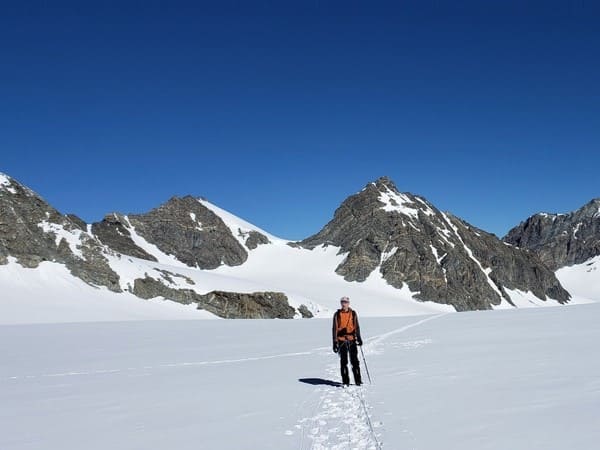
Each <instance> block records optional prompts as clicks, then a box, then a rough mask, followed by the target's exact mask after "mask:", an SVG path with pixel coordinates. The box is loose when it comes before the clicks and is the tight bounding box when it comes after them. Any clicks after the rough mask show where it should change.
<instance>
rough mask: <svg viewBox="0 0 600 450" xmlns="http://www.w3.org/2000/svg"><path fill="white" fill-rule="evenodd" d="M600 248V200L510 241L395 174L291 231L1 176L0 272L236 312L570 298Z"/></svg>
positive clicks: (277, 313) (194, 202)
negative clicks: (284, 235)
mask: <svg viewBox="0 0 600 450" xmlns="http://www.w3.org/2000/svg"><path fill="white" fill-rule="evenodd" d="M598 255H600V200H598V199H597V200H593V201H592V202H590V203H589V204H588V205H585V206H584V207H583V208H581V209H580V210H578V211H575V212H573V213H571V214H568V215H548V214H537V215H535V216H532V217H530V218H529V219H527V220H526V221H525V222H523V223H521V224H520V225H519V226H517V227H515V228H514V229H512V230H511V231H510V232H509V233H508V235H507V236H506V237H505V238H504V240H500V239H498V238H497V237H496V236H495V235H493V234H490V233H487V232H485V231H483V230H480V229H477V228H476V227H473V226H472V225H470V224H468V223H467V222H465V221H464V220H462V219H460V218H458V217H456V216H453V215H452V214H450V213H444V212H441V211H439V210H438V209H437V208H436V207H435V206H433V205H432V204H431V203H429V202H428V201H427V200H426V199H424V198H423V197H420V196H417V195H413V194H409V193H401V192H400V191H399V190H398V189H397V188H396V186H395V185H394V183H393V182H392V181H391V180H389V179H388V178H385V177H383V178H380V179H378V180H376V181H374V182H372V183H369V184H367V185H366V186H365V188H364V189H363V190H362V191H360V192H358V193H356V194H354V195H351V196H350V197H348V198H347V199H346V200H345V201H344V202H343V203H342V204H341V206H340V207H339V208H338V209H337V210H336V211H335V214H334V216H333V219H332V220H331V221H330V222H329V223H328V224H327V225H325V227H324V228H323V229H322V230H321V231H320V232H319V233H317V234H315V235H314V236H311V237H308V238H306V239H304V240H302V241H298V242H290V241H285V240H283V239H280V238H277V237H276V236H273V235H271V234H269V233H267V232H265V231H264V230H261V229H259V228H257V227H255V226H253V225H252V224H250V223H248V222H245V221H243V220H242V219H240V218H238V217H236V216H234V215H232V214H230V213H228V212H226V211H224V210H222V209H220V208H218V207H217V206H215V205H213V204H211V203H210V202H208V201H207V200H205V199H201V198H194V197H190V196H187V197H183V198H179V197H173V198H172V199H170V200H169V201H167V202H166V203H164V204H163V205H161V206H159V207H158V208H156V209H153V210H152V211H150V212H148V213H145V214H129V215H125V214H121V213H111V214H108V215H106V217H105V218H104V220H102V221H101V222H98V223H93V224H87V223H85V222H84V221H83V220H81V219H80V218H78V217H77V216H75V215H71V214H67V215H64V214H61V213H60V212H59V211H57V210H56V209H54V208H53V207H52V206H50V205H49V204H48V203H47V202H45V201H44V200H43V199H42V198H41V197H40V196H39V195H37V194H36V193H34V192H33V191H32V190H30V189H28V188H27V187H26V186H23V185H22V184H20V183H19V182H17V181H16V180H14V179H12V178H11V177H9V176H7V175H3V174H0V271H1V270H2V265H4V266H7V267H8V266H10V267H12V269H11V270H13V271H17V272H14V273H18V274H20V275H19V277H24V278H23V279H27V280H30V279H32V278H31V277H34V278H35V277H37V278H36V282H39V281H40V280H43V281H44V282H40V283H39V285H40V286H44V285H47V286H50V285H52V284H53V283H55V284H56V283H57V281H56V276H54V277H53V279H48V280H45V278H44V273H46V272H47V270H49V269H48V268H49V267H52V270H58V266H60V267H63V268H64V271H65V274H66V275H61V277H63V278H64V279H63V278H61V279H62V280H63V284H64V283H68V282H70V281H68V280H67V278H65V277H75V278H77V279H79V280H81V281H83V282H84V283H85V285H86V286H89V287H95V288H101V289H102V290H104V291H107V292H112V293H114V295H116V296H119V295H121V296H122V295H124V293H127V295H128V296H132V295H133V296H136V297H139V298H142V299H151V298H157V297H159V298H164V299H169V300H173V301H176V302H180V303H183V304H188V305H194V307H196V306H195V305H197V308H199V309H202V310H205V311H208V312H210V313H212V314H214V315H216V316H219V317H226V318H238V317H251V318H274V317H277V318H291V317H311V316H313V315H317V316H318V315H320V314H328V313H329V310H330V309H332V308H334V307H335V304H336V303H337V302H336V299H337V298H339V297H340V296H341V295H343V294H348V293H350V294H351V295H352V296H353V297H354V298H356V299H357V301H358V305H359V306H360V307H361V309H362V310H363V311H366V312H367V314H373V315H390V314H418V313H423V312H430V311H437V310H457V311H466V310H476V309H491V308H507V307H515V306H533V305H545V304H565V303H568V302H571V301H572V298H571V295H570V293H569V292H568V291H567V290H566V289H565V288H564V287H563V286H562V285H561V282H560V281H559V279H558V278H557V276H556V274H555V271H557V270H558V269H560V268H561V267H564V266H567V265H569V266H570V265H573V264H580V263H585V262H586V261H589V260H590V259H592V258H594V257H596V256H598ZM24 268H28V269H33V270H29V271H24V270H25V269H24ZM61 270H62V269H61ZM19 271H20V272H19ZM45 271H46V272H45ZM11 273H13V272H11ZM53 273H54V272H53ZM61 273H62V272H61ZM21 274H22V275H21ZM0 275H1V272H0ZM27 277H29V278H27ZM3 280H4V281H3ZM65 280H66V281H65ZM598 282H599V283H600V280H598ZM0 283H4V284H5V286H0V287H2V288H3V289H2V290H3V292H5V293H6V294H3V295H6V296H13V297H14V298H13V300H14V301H13V303H12V304H13V306H14V305H16V307H18V302H19V301H22V300H16V299H17V297H18V298H19V299H20V298H22V297H24V296H26V295H29V296H36V295H40V296H41V297H47V296H45V295H43V293H39V294H36V293H35V292H29V293H28V294H26V293H25V291H24V290H23V289H25V288H24V287H23V285H26V284H27V283H22V285H16V284H15V282H14V276H12V277H8V278H6V279H3V278H2V277H0ZM44 283H45V284H44ZM78 289H83V288H78ZM63 291H64V292H65V295H66V292H67V291H68V288H65V289H64V290H63ZM63 291H61V290H60V289H59V290H57V291H56V292H63ZM104 291H103V292H104ZM81 295H82V296H84V297H85V295H87V294H85V293H83V292H82V293H81ZM90 295H91V294H90ZM40 301H43V302H46V303H47V304H51V303H52V302H53V301H54V300H53V298H43V299H40ZM0 310H2V301H1V300H0Z"/></svg>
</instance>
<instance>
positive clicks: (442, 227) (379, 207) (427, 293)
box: [298, 177, 570, 311]
mask: <svg viewBox="0 0 600 450" xmlns="http://www.w3.org/2000/svg"><path fill="white" fill-rule="evenodd" d="M298 245H300V246H302V247H305V248H309V249H312V248H314V247H316V246H319V245H335V246H339V247H340V252H341V253H347V256H346V258H345V259H344V261H342V263H341V264H340V265H339V266H338V268H337V269H336V272H337V273H338V274H339V275H341V276H343V277H344V279H345V280H347V281H364V280H365V279H366V278H367V277H369V275H371V274H372V273H373V272H374V271H375V270H377V269H378V270H379V272H380V273H381V275H382V276H383V278H384V279H385V280H386V281H387V282H388V283H389V284H390V285H392V286H394V287H396V288H402V287H403V286H404V284H405V283H406V284H407V285H408V287H409V288H410V290H411V291H413V292H416V291H418V292H419V294H418V298H420V299H422V300H430V301H434V302H438V303H448V304H451V305H452V306H454V307H455V308H456V309H457V310H459V311H464V310H472V309H489V308H491V306H492V305H498V304H499V303H500V302H501V298H505V299H506V300H507V301H509V302H510V298H509V296H508V295H507V293H506V291H505V290H504V289H505V288H508V289H520V290H523V291H532V292H533V293H534V294H535V295H536V296H538V297H539V298H541V299H546V296H549V297H551V298H554V299H556V300H559V301H561V302H566V301H567V300H568V299H569V298H570V297H569V294H568V293H567V292H566V291H565V290H564V289H563V288H562V287H561V285H560V283H559V282H558V280H557V279H556V277H555V276H554V274H553V273H552V272H551V271H550V270H549V269H548V268H546V267H545V266H544V265H543V264H541V262H540V261H539V260H538V259H537V258H536V257H535V256H534V255H530V254H528V253H527V252H524V251H521V250H519V249H516V248H514V247H510V246H508V245H506V244H505V243H503V242H502V241H500V240H499V239H498V238H496V237H495V236H494V235H491V234H489V233H486V232H484V231H482V230H479V229H477V228H475V227H472V226H471V225H469V224H467V223H466V222H464V221H462V220H460V219H458V218H456V217H454V216H452V215H451V214H445V213H442V212H440V211H439V210H437V209H436V208H435V207H434V206H433V205H431V204H430V203H429V202H427V201H426V200H425V199H423V198H422V197H419V196H416V195H412V194H409V193H400V192H399V191H398V190H397V188H396V186H395V185H394V184H393V183H392V182H391V181H390V180H389V179H388V178H385V177H384V178H380V179H379V180H377V181H376V182H375V183H370V184H368V185H367V186H366V187H365V188H364V189H363V190H362V191H361V192H359V193H358V194H355V195H353V196H351V197H349V198H348V199H347V200H345V201H344V202H343V203H342V205H341V206H340V207H339V208H338V209H337V210H336V212H335V215H334V218H333V220H332V221H331V222H329V223H328V224H327V225H326V226H325V227H324V228H323V229H322V230H321V231H320V232H319V233H317V234H316V235H314V236H312V237H309V238H308V239H305V240H304V241H301V242H299V243H298Z"/></svg>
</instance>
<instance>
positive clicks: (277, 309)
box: [133, 276, 304, 319]
mask: <svg viewBox="0 0 600 450" xmlns="http://www.w3.org/2000/svg"><path fill="white" fill-rule="evenodd" d="M133 293H134V294H135V295H137V296H138V297H141V298H146V299H148V298H154V297H159V296H160V297H164V298H167V299H170V300H175V301H177V302H180V303H184V304H190V303H197V304H198V308H199V309H204V310H206V311H209V312H211V313H213V314H216V315H217V316H219V317H223V318H225V319H292V318H293V317H294V315H295V313H296V311H295V310H294V308H292V307H291V306H290V305H289V303H288V299H287V297H286V296H285V294H282V293H281V292H254V293H251V294H240V293H236V292H224V291H212V292H209V293H208V294H204V295H202V294H198V293H197V292H195V291H193V290H191V289H172V288H169V287H167V286H165V285H164V284H163V283H161V282H160V281H158V280H155V279H154V278H151V277H148V276H146V277H145V278H138V279H136V280H135V284H134V290H133ZM303 315H304V314H303Z"/></svg>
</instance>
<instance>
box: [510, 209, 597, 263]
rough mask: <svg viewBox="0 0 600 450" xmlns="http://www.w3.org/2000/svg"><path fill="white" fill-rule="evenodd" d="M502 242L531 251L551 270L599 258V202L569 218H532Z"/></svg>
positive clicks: (537, 215) (511, 232)
mask: <svg viewBox="0 0 600 450" xmlns="http://www.w3.org/2000/svg"><path fill="white" fill-rule="evenodd" d="M504 241H505V242H508V243H509V244H512V245H515V246H517V247H520V248H524V249H529V250H531V251H532V252H534V253H535V254H536V255H537V256H538V257H539V258H540V259H541V260H542V261H543V262H544V263H545V264H546V265H547V266H548V267H549V268H550V269H552V270H557V269H560V268H561V267H564V266H570V265H573V264H581V263H583V262H586V261H587V260H589V259H590V258H593V257H595V256H598V255H600V198H597V199H594V200H592V201H591V202H589V203H588V204H586V205H584V206H583V207H581V208H580V209H578V210H577V211H573V212H571V213H569V214H543V213H540V214H535V215H533V216H531V217H530V218H528V219H527V220H526V221H525V222H521V224H519V225H518V226H517V227H515V228H513V229H512V230H510V231H509V232H508V234H507V235H506V236H505V237H504Z"/></svg>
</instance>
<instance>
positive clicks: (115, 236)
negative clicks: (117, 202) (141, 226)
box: [92, 213, 156, 261]
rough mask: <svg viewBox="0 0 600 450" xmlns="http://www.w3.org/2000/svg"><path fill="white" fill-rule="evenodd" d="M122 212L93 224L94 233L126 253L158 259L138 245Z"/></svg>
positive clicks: (151, 259) (104, 242)
mask: <svg viewBox="0 0 600 450" xmlns="http://www.w3.org/2000/svg"><path fill="white" fill-rule="evenodd" d="M124 222H125V219H124V217H123V216H122V215H121V214H117V213H113V214H108V215H107V216H105V217H104V219H103V220H102V222H98V223H94V224H92V233H93V234H94V236H96V237H97V238H98V240H100V242H102V243H103V244H104V245H106V246H108V247H110V248H111V249H112V250H114V251H116V252H118V253H122V254H124V255H129V256H134V257H136V258H141V259H147V260H148V261H156V258H155V257H154V256H152V255H150V254H149V253H148V252H146V251H145V250H144V249H142V248H140V247H138V246H137V245H136V244H135V243H134V242H133V239H132V238H131V233H129V229H128V228H127V227H126V226H125V225H124Z"/></svg>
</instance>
